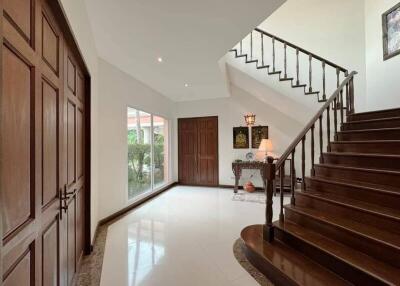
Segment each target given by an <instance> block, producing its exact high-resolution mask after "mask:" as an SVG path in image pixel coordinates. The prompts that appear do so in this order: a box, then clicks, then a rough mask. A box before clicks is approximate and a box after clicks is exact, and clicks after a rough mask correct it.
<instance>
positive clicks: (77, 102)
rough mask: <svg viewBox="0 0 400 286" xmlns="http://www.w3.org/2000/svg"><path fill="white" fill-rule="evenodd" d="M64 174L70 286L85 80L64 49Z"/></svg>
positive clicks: (78, 226) (78, 254)
mask: <svg viewBox="0 0 400 286" xmlns="http://www.w3.org/2000/svg"><path fill="white" fill-rule="evenodd" d="M64 51H65V52H64V73H65V76H64V95H65V96H64V142H63V144H64V158H65V159H64V174H63V178H64V179H65V186H64V188H65V193H66V197H67V201H66V220H65V222H64V225H63V227H64V230H65V232H66V240H65V241H64V244H63V251H64V252H65V253H66V255H65V257H66V261H65V262H64V265H65V269H66V272H65V273H66V275H65V277H64V279H65V282H66V285H71V284H72V282H73V279H74V276H75V274H76V272H77V269H78V268H79V264H80V261H81V258H82V256H83V249H84V221H85V217H84V216H85V212H84V206H85V203H84V200H85V185H84V179H85V177H84V169H85V168H84V161H85V160H84V132H83V131H84V118H85V116H84V114H85V111H84V98H85V96H84V95H85V78H84V76H83V73H82V71H81V68H80V67H79V65H78V63H77V61H76V59H75V55H74V54H73V53H72V52H71V49H70V48H69V46H68V45H66V46H65V47H64Z"/></svg>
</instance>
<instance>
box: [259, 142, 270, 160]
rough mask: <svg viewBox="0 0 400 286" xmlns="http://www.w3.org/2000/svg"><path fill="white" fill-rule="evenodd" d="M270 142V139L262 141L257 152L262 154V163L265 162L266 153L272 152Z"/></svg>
mask: <svg viewBox="0 0 400 286" xmlns="http://www.w3.org/2000/svg"><path fill="white" fill-rule="evenodd" d="M272 149H273V148H272V141H271V140H270V139H262V140H261V143H260V146H259V147H258V151H261V152H264V161H265V160H267V157H268V152H271V151H272Z"/></svg>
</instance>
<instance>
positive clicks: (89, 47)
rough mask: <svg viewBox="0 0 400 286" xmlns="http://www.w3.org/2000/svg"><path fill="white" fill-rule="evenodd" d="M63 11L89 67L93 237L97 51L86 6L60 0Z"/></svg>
mask: <svg viewBox="0 0 400 286" xmlns="http://www.w3.org/2000/svg"><path fill="white" fill-rule="evenodd" d="M61 4H62V6H63V9H64V12H65V14H66V15H67V17H68V21H69V23H70V25H71V28H72V31H73V34H74V35H75V38H76V40H77V42H78V45H79V48H80V50H81V52H82V54H83V58H84V60H85V62H86V65H87V67H88V69H89V72H90V76H91V106H90V108H91V122H92V126H91V138H92V146H91V159H92V161H91V163H90V164H91V171H92V172H91V237H92V239H93V237H94V234H95V230H96V227H97V223H98V221H99V216H98V202H99V184H98V182H99V172H98V165H99V164H98V163H99V157H98V149H99V141H98V140H97V138H98V130H99V124H98V120H97V119H98V100H99V89H98V84H99V78H98V60H97V51H96V46H95V42H94V38H93V34H92V31H91V28H90V23H89V20H88V15H87V11H86V7H85V4H84V2H83V1H81V0H61Z"/></svg>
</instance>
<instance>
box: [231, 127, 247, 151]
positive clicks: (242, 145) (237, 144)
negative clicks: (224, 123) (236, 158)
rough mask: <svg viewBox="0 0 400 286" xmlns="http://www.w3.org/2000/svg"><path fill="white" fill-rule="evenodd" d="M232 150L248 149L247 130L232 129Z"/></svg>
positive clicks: (240, 128)
mask: <svg viewBox="0 0 400 286" xmlns="http://www.w3.org/2000/svg"><path fill="white" fill-rule="evenodd" d="M233 148H234V149H248V148H249V128H248V127H233Z"/></svg>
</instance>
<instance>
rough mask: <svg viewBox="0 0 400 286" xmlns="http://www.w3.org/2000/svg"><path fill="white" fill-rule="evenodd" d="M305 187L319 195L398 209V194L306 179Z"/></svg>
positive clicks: (399, 201)
mask: <svg viewBox="0 0 400 286" xmlns="http://www.w3.org/2000/svg"><path fill="white" fill-rule="evenodd" d="M306 185H307V188H310V189H312V190H316V191H319V192H321V193H327V194H335V195H338V196H343V197H347V198H350V199H357V200H361V201H363V202H366V203H372V204H378V205H380V206H383V207H388V208H393V209H398V207H399V206H400V193H399V195H397V196H396V195H392V194H387V193H381V192H377V191H374V190H370V189H365V188H357V187H351V186H346V185H338V184H333V183H327V182H321V181H317V180H313V179H312V178H309V179H306Z"/></svg>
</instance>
